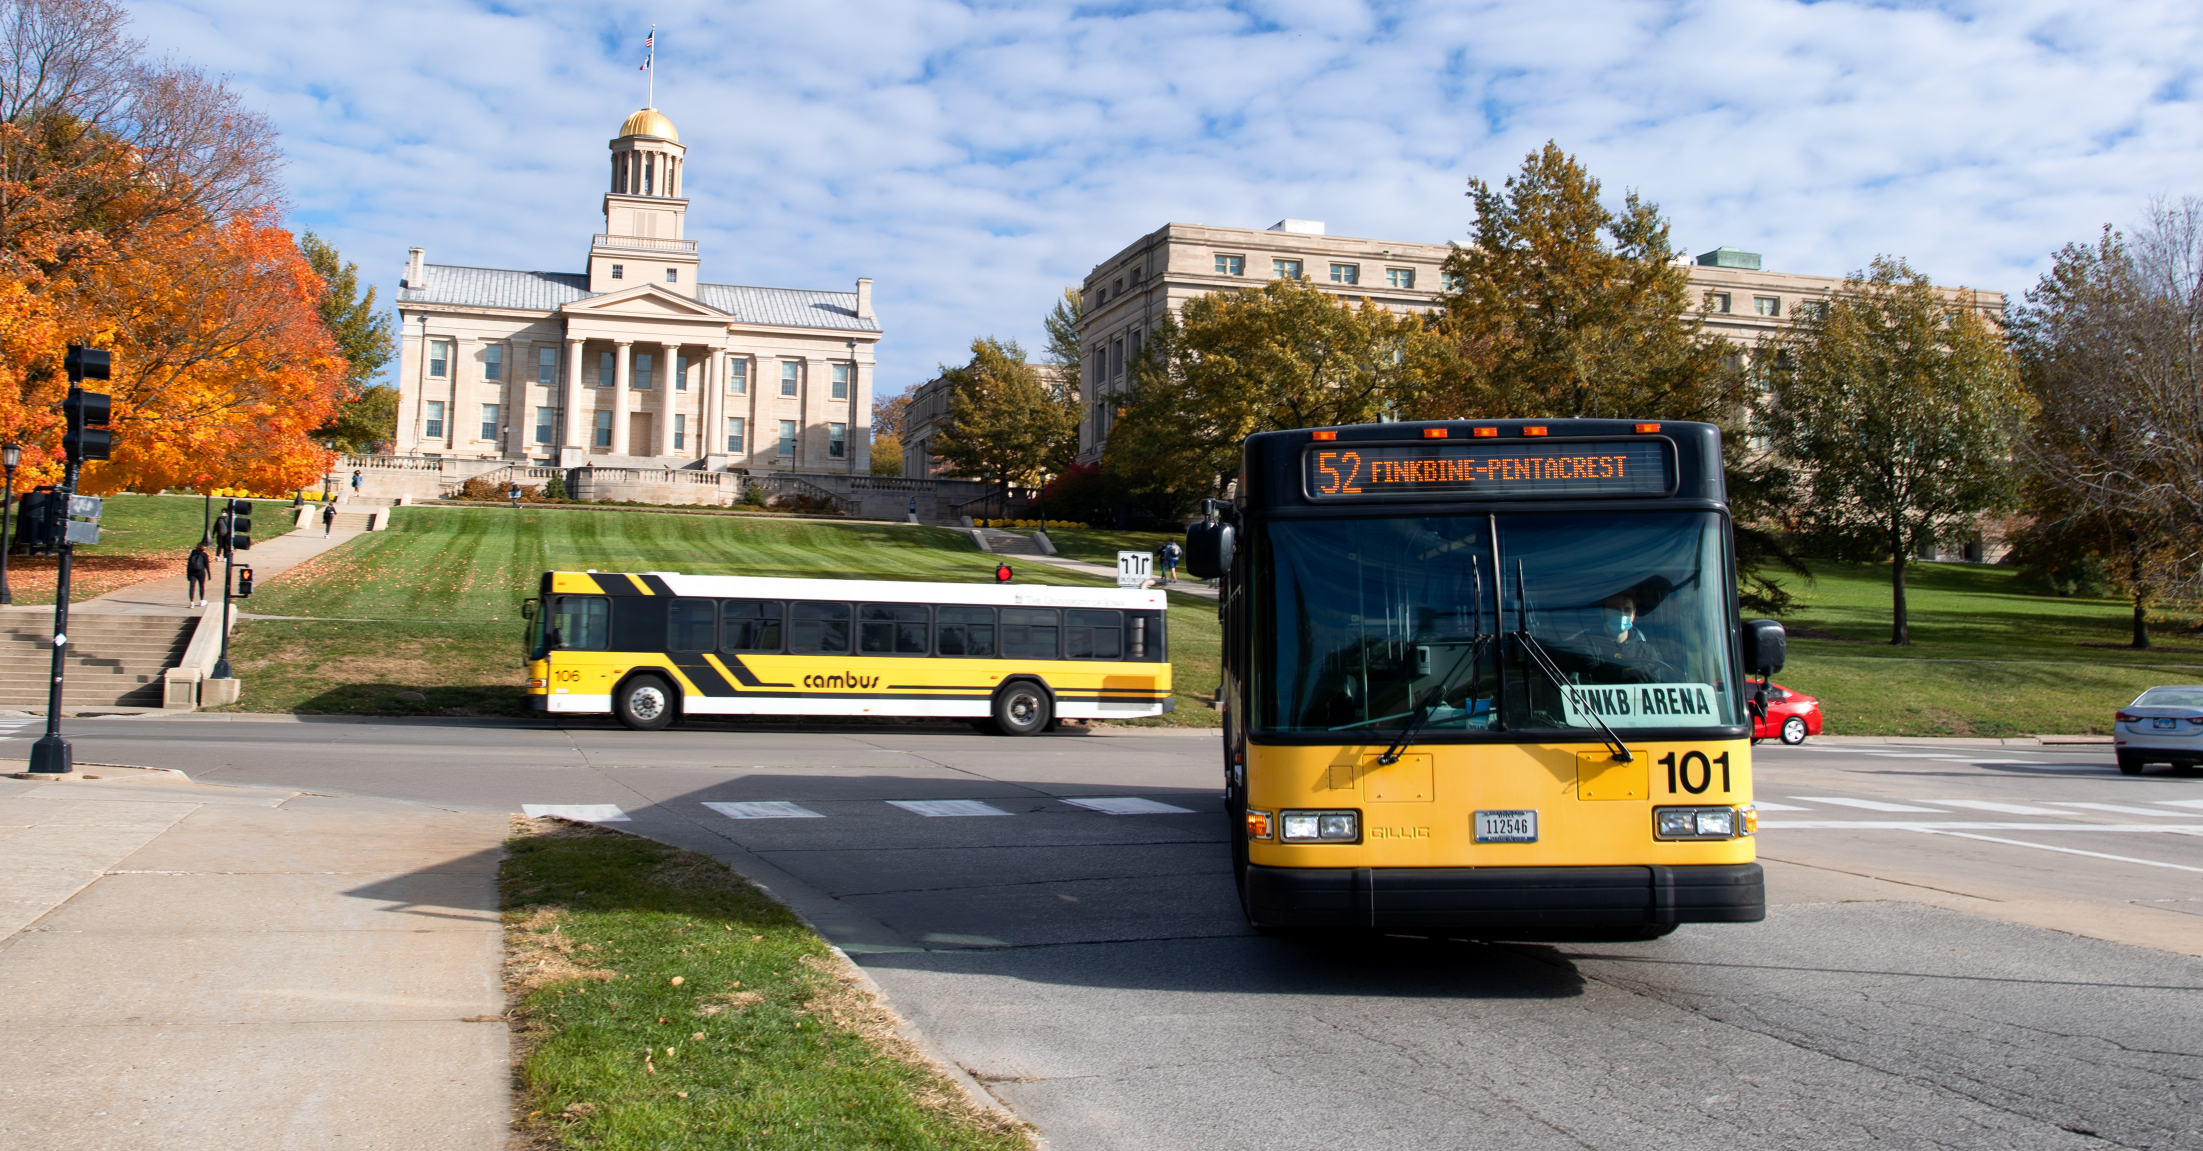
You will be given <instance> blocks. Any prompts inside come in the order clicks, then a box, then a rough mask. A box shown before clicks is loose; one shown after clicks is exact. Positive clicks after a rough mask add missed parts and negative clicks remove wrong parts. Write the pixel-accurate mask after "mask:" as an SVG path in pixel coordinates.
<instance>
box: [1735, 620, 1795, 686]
mask: <svg viewBox="0 0 2203 1151" xmlns="http://www.w3.org/2000/svg"><path fill="white" fill-rule="evenodd" d="M1743 640H1744V671H1745V672H1746V674H1749V675H1756V676H1760V677H1763V678H1764V677H1766V676H1770V675H1773V674H1775V673H1776V672H1778V671H1781V670H1782V665H1783V664H1784V663H1785V662H1787V661H1788V660H1789V657H1790V634H1789V633H1788V632H1786V631H1783V630H1782V625H1781V624H1779V623H1776V622H1775V621H1773V620H1771V619H1755V620H1746V621H1745V623H1744V635H1743Z"/></svg>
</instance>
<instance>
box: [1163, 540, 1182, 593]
mask: <svg viewBox="0 0 2203 1151" xmlns="http://www.w3.org/2000/svg"><path fill="white" fill-rule="evenodd" d="M1185 554H1186V553H1185V551H1184V549H1182V548H1180V547H1179V546H1178V541H1177V540H1171V541H1170V542H1168V543H1165V544H1164V545H1163V582H1164V583H1177V582H1178V559H1179V557H1181V556H1183V555H1185Z"/></svg>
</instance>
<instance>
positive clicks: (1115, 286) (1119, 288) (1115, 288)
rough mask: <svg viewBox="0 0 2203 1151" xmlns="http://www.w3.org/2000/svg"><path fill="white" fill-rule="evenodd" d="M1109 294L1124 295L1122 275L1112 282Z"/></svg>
mask: <svg viewBox="0 0 2203 1151" xmlns="http://www.w3.org/2000/svg"><path fill="white" fill-rule="evenodd" d="M1109 294H1110V295H1112V296H1121V295H1124V278H1123V277H1122V276H1120V277H1118V278H1117V279H1116V280H1114V281H1112V282H1111V283H1110V285H1109Z"/></svg>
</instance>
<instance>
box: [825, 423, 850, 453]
mask: <svg viewBox="0 0 2203 1151" xmlns="http://www.w3.org/2000/svg"><path fill="white" fill-rule="evenodd" d="M848 452H849V425H848V424H828V425H826V455H827V456H828V458H831V459H837V460H838V459H841V458H842V457H843V456H845V455H847V454H848Z"/></svg>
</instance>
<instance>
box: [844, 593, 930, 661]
mask: <svg viewBox="0 0 2203 1151" xmlns="http://www.w3.org/2000/svg"><path fill="white" fill-rule="evenodd" d="M930 640H931V637H930V636H929V635H927V632H926V609H925V608H923V607H921V606H919V605H917V604H910V603H868V604H865V605H863V606H861V607H859V608H858V609H857V650H859V651H861V652H864V653H865V654H866V655H924V654H926V653H927V652H929V651H931V650H933V644H932V643H931V642H930Z"/></svg>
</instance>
